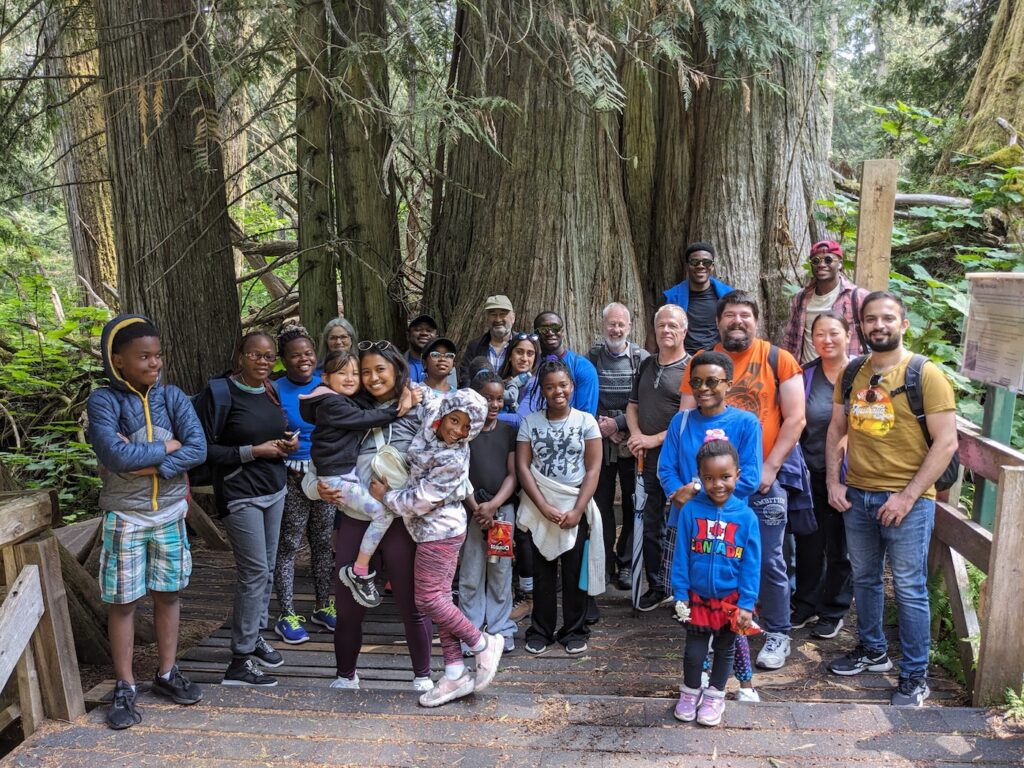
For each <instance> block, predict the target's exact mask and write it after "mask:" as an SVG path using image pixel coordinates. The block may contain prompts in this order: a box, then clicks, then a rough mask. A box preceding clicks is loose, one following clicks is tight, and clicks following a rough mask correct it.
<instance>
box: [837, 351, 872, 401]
mask: <svg viewBox="0 0 1024 768" xmlns="http://www.w3.org/2000/svg"><path fill="white" fill-rule="evenodd" d="M867 361H868V355H858V356H857V357H855V358H853V360H851V361H850V362H849V363H847V365H846V367H845V368H844V369H843V389H842V392H843V404H844V405H845V407H846V412H847V413H849V412H850V395H851V394H852V393H853V380H854V379H856V378H857V374H858V373H860V369H861V368H863V367H864V363H866V362H867Z"/></svg>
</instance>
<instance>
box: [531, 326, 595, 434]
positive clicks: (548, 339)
mask: <svg viewBox="0 0 1024 768" xmlns="http://www.w3.org/2000/svg"><path fill="white" fill-rule="evenodd" d="M533 330H534V332H536V334H537V340H538V343H539V344H540V354H541V359H543V358H545V357H547V356H549V355H554V356H555V357H557V358H558V359H559V360H561V361H562V362H563V363H565V364H566V365H567V366H568V367H569V371H570V373H572V383H573V392H572V402H571V403H570V405H571V406H572V407H573V408H575V409H577V410H580V411H586V412H587V413H589V414H590V415H591V416H593V417H594V418H595V419H596V418H597V400H598V386H597V369H596V368H595V367H594V364H593V363H592V362H590V361H589V360H587V358H585V357H582V356H580V355H577V354H576V353H575V352H573V351H572V350H571V349H568V348H567V347H566V346H565V323H563V322H562V318H561V317H559V315H558V313H557V312H551V311H546V312H541V313H540V314H539V315H537V317H536V319H535V320H534V321H533Z"/></svg>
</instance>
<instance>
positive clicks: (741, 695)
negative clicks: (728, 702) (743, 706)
mask: <svg viewBox="0 0 1024 768" xmlns="http://www.w3.org/2000/svg"><path fill="white" fill-rule="evenodd" d="M736 701H746V702H749V703H751V704H758V703H760V701H761V697H760V696H759V695H758V693H757V690H756V689H755V688H744V687H743V686H742V685H741V686H740V687H739V688H738V689H736Z"/></svg>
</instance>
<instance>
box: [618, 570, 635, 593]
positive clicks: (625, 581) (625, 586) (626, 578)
mask: <svg viewBox="0 0 1024 768" xmlns="http://www.w3.org/2000/svg"><path fill="white" fill-rule="evenodd" d="M615 586H617V587H618V588H619V589H621V590H623V591H625V592H628V591H629V590H631V589H632V588H633V572H632V571H631V570H630V569H629V568H627V567H625V566H623V567H622V568H619V573H618V575H617V576H616V577H615Z"/></svg>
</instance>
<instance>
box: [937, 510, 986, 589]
mask: <svg viewBox="0 0 1024 768" xmlns="http://www.w3.org/2000/svg"><path fill="white" fill-rule="evenodd" d="M932 536H934V537H935V538H937V539H938V540H939V541H941V542H942V543H943V544H945V545H946V546H947V547H950V548H952V549H953V550H955V551H956V552H959V553H960V554H961V555H963V556H964V557H966V558H967V560H968V561H970V563H971V564H972V565H974V566H976V567H977V568H980V569H981V570H982V571H984V572H985V573H988V566H989V560H990V559H991V553H992V534H991V533H989V531H988V530H986V529H985V528H983V527H982V526H981V524H980V523H976V522H975V521H974V520H971V519H970V518H969V517H967V516H966V515H965V514H964V513H963V512H961V511H960V510H959V509H954V508H953V507H952V506H951V505H950V504H947V503H946V502H943V501H937V502H936V503H935V528H934V530H933V531H932Z"/></svg>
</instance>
